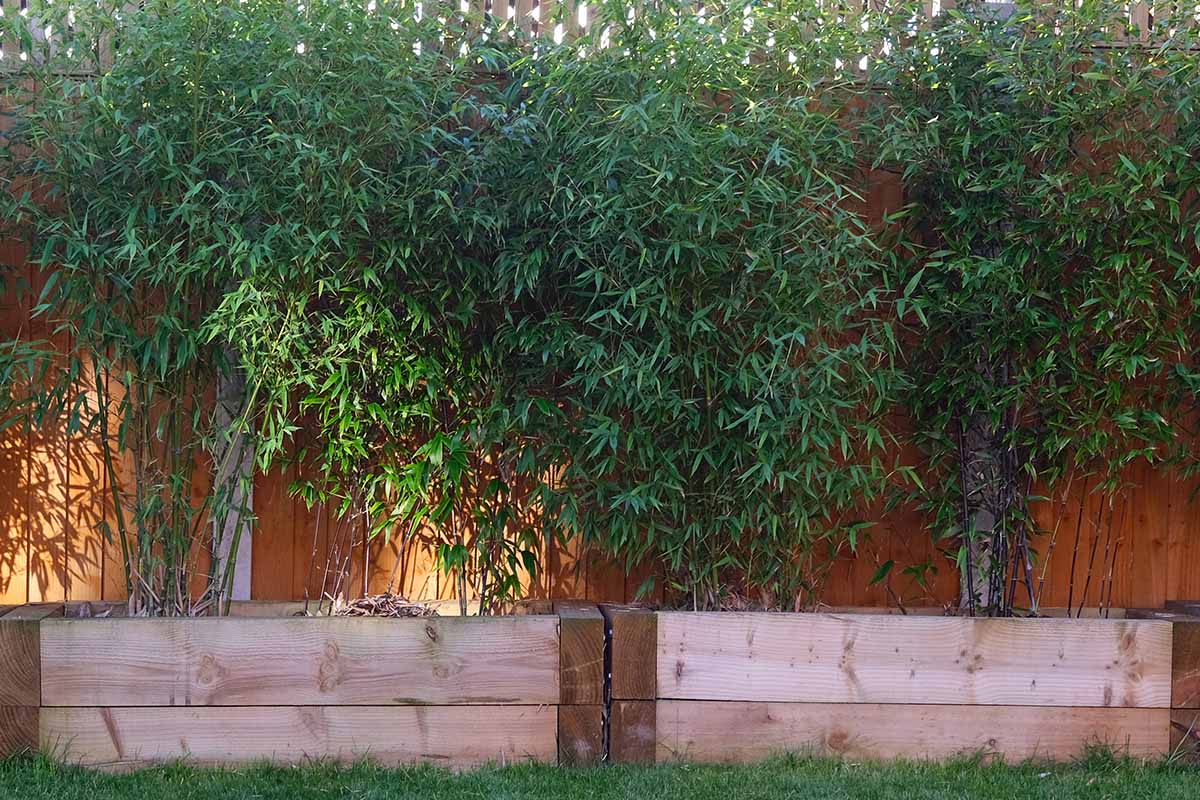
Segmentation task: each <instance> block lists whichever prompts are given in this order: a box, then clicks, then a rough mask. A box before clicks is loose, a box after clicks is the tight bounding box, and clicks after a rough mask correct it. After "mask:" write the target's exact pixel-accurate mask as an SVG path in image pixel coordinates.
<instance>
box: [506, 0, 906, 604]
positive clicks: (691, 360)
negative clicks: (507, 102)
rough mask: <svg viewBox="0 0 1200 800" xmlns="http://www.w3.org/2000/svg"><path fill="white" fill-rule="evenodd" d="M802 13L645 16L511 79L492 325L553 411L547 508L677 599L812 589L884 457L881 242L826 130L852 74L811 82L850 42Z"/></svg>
mask: <svg viewBox="0 0 1200 800" xmlns="http://www.w3.org/2000/svg"><path fill="white" fill-rule="evenodd" d="M809 13H812V14H815V9H809ZM807 22H809V20H807V19H800V18H792V17H790V16H786V15H784V14H781V13H779V12H773V11H771V10H770V9H768V8H762V7H758V6H756V7H754V8H753V9H749V8H748V11H747V13H746V14H745V15H742V14H727V15H724V16H722V17H717V18H716V19H713V20H702V19H697V18H696V17H695V16H691V15H677V14H675V13H673V11H671V12H668V13H664V14H661V15H654V14H651V13H650V12H643V16H642V17H640V18H638V20H637V21H636V22H634V23H627V24H624V25H616V26H613V28H612V30H611V31H610V33H609V38H610V40H611V44H610V46H609V47H607V48H604V49H598V50H597V52H595V54H594V55H591V56H589V57H588V58H586V59H580V58H578V57H577V56H576V54H575V52H574V50H573V48H560V49H558V50H554V51H551V52H549V53H547V54H546V55H545V56H544V57H543V58H540V59H539V60H538V61H537V62H536V63H531V64H529V65H528V67H527V72H526V73H525V74H522V75H521V81H522V84H523V85H524V86H525V87H526V88H527V96H526V98H525V107H526V111H525V113H526V116H527V117H528V118H529V119H530V120H531V122H532V128H531V131H530V134H529V135H530V136H531V138H532V142H533V148H532V149H531V150H530V151H528V153H527V156H526V159H525V161H524V163H523V164H521V165H519V167H518V169H517V170H516V172H515V173H514V175H513V176H512V178H511V180H512V181H513V182H512V184H511V185H512V186H513V187H517V186H525V187H529V188H528V189H527V190H526V191H524V192H515V191H510V193H509V194H510V196H511V197H512V198H513V199H514V200H515V201H518V202H519V206H518V208H517V209H516V210H515V213H514V216H515V217H517V218H518V219H519V220H520V228H519V229H518V230H516V231H513V233H512V234H510V235H509V236H508V237H506V239H505V241H504V248H503V250H502V252H501V254H500V258H499V260H498V264H499V265H500V267H501V269H500V270H499V278H500V281H499V282H500V288H501V289H502V290H504V291H506V292H510V293H511V295H512V296H513V297H516V298H519V299H526V298H528V299H529V300H532V301H534V302H535V307H537V308H539V313H537V314H530V315H526V316H524V317H523V318H521V317H515V315H514V319H513V322H512V325H511V332H510V333H509V335H511V336H512V337H515V338H514V349H515V350H517V351H520V352H521V353H522V354H523V357H524V360H525V361H526V362H527V364H528V365H529V368H530V370H531V373H530V374H532V375H533V376H534V377H533V378H532V379H531V378H524V379H522V383H523V384H525V385H526V386H531V387H539V386H540V387H547V388H548V389H550V390H552V391H553V397H554V401H555V408H556V409H558V410H559V412H560V413H559V416H560V418H559V419H556V420H555V421H554V424H553V428H552V429H550V430H548V431H547V432H546V433H545V434H544V435H543V437H542V445H541V447H540V449H539V451H538V456H537V461H538V463H540V464H556V465H558V466H559V469H560V473H559V476H558V480H557V481H556V482H555V483H554V484H552V485H551V486H549V487H547V488H548V489H549V490H550V491H549V492H548V494H547V499H546V501H545V502H546V505H547V507H548V508H549V509H551V510H552V511H553V515H554V517H555V518H556V520H557V521H558V522H559V523H561V524H562V525H564V526H566V527H567V529H568V530H571V529H575V530H578V531H580V532H582V533H583V535H584V536H585V537H586V538H588V539H591V540H595V541H598V542H600V543H601V544H602V545H603V546H604V547H605V548H606V549H607V550H609V551H610V552H613V553H616V554H620V555H621V556H622V557H623V558H624V559H625V561H626V563H627V564H629V565H631V566H632V565H634V564H636V563H637V562H638V561H639V560H641V559H653V560H660V561H662V562H665V564H666V565H667V567H668V570H669V572H668V578H669V580H670V581H671V586H672V588H674V589H677V590H679V591H681V592H686V593H687V594H688V595H689V600H690V601H691V602H692V603H693V604H694V605H699V606H710V605H713V604H715V603H717V602H719V600H720V597H721V594H722V592H724V591H727V590H729V589H731V588H732V589H742V590H749V589H753V590H758V591H761V592H762V593H763V595H764V596H765V597H766V598H768V600H767V602H769V603H775V602H784V603H787V604H791V603H792V602H793V601H795V602H804V601H806V600H808V599H811V594H810V592H811V591H812V590H813V589H814V588H815V586H816V584H817V583H818V582H819V579H820V577H821V575H822V574H823V571H824V569H825V568H826V567H827V566H828V564H829V563H830V559H829V557H828V556H829V552H830V551H836V550H837V549H838V547H839V546H841V545H842V544H843V543H845V542H846V541H847V538H850V539H851V540H852V537H854V536H855V535H856V531H857V528H856V527H855V526H853V524H852V523H853V521H854V520H853V512H854V511H855V510H856V508H857V507H859V505H860V504H861V503H863V502H864V501H865V500H866V499H869V498H870V497H871V496H872V495H873V494H874V493H875V492H876V491H878V489H879V488H880V486H881V482H882V477H883V475H884V472H885V469H884V466H883V465H882V464H881V463H880V461H879V460H877V456H878V454H877V453H876V452H874V451H877V450H878V449H879V448H880V447H881V446H882V445H883V434H882V433H881V432H880V430H879V428H878V426H877V424H876V420H875V419H874V417H873V415H872V412H873V411H877V410H878V408H879V406H878V401H879V399H880V398H881V397H882V396H883V395H884V392H885V383H886V377H887V375H888V358H887V353H886V351H885V347H884V343H883V341H882V340H881V334H880V331H879V330H878V329H877V327H876V326H874V325H872V324H868V323H866V322H864V320H870V318H871V316H872V314H873V313H874V312H876V311H877V310H878V309H877V308H876V303H877V297H876V293H875V290H874V287H875V281H874V275H875V274H876V273H877V271H878V268H879V263H880V253H879V251H878V250H877V249H876V248H875V247H874V246H873V244H872V242H871V241H870V239H869V237H868V236H867V231H866V228H865V227H864V223H863V221H862V219H860V217H859V216H858V214H857V213H856V209H857V208H859V207H861V203H860V202H858V199H857V198H856V197H855V196H854V191H855V187H856V186H857V185H859V183H858V177H859V176H858V154H857V153H856V151H855V147H854V142H853V138H852V136H851V135H850V134H849V132H848V131H847V129H846V128H845V127H844V126H843V125H841V124H840V122H839V119H838V117H839V114H840V113H841V111H842V109H843V106H844V105H845V104H846V103H847V102H849V101H850V100H852V99H853V98H854V97H855V95H856V92H857V87H856V86H855V85H854V84H853V82H852V77H853V76H852V75H849V74H847V75H844V76H842V77H834V78H832V79H830V78H829V76H831V75H836V74H837V73H836V70H835V68H834V63H835V60H837V58H838V57H839V56H842V57H845V52H846V49H847V47H849V48H850V52H854V50H853V49H852V48H853V47H854V43H855V40H854V36H853V35H852V34H851V35H850V36H848V37H847V39H848V40H849V41H844V40H839V39H838V38H837V36H834V37H831V38H829V39H825V40H814V39H813V38H812V37H806V36H804V35H803V34H804V31H805V24H806V23H807ZM769 40H770V41H773V42H774V46H773V47H768V45H767V43H768V41H769ZM822 79H825V80H822ZM506 333H507V332H506ZM826 545H829V546H828V547H827V546H826Z"/></svg>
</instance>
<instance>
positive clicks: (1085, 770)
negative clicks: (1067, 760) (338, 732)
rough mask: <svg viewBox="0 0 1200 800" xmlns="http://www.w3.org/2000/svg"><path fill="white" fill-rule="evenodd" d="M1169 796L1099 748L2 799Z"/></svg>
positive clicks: (202, 774)
mask: <svg viewBox="0 0 1200 800" xmlns="http://www.w3.org/2000/svg"><path fill="white" fill-rule="evenodd" d="M793 797H794V798H805V800H824V799H825V798H856V799H857V798H864V799H865V800H869V799H871V798H896V799H897V800H901V799H903V800H922V798H924V799H926V800H943V798H945V799H947V800H948V799H949V798H954V799H955V800H985V799H986V798H997V799H998V800H1019V799H1020V798H1027V797H1039V798H1095V800H1119V799H1120V798H1130V799H1131V800H1133V798H1137V800H1171V799H1172V798H1180V799H1181V800H1183V798H1187V800H1197V798H1200V769H1198V768H1196V767H1189V766H1183V765H1179V764H1169V763H1163V764H1150V765H1143V764H1136V763H1133V762H1130V761H1122V760H1119V759H1114V758H1111V757H1105V756H1095V757H1091V758H1088V759H1086V760H1083V761H1080V762H1077V763H1073V764H1068V765H1037V764H1025V765H1020V766H1011V767H1010V766H1003V765H999V764H985V763H982V762H980V761H958V762H954V763H948V764H922V763H900V764H890V765H881V764H855V763H849V762H842V761H833V760H828V759H808V758H785V759H777V760H774V761H770V762H767V763H764V764H758V765H754V766H747V767H720V766H687V765H679V766H661V767H631V766H620V767H617V766H613V767H599V768H591V769H560V768H557V767H546V766H511V767H506V768H499V767H495V768H485V769H481V770H477V771H474V772H466V773H458V774H455V773H451V772H447V771H444V770H440V769H436V768H433V767H413V768H409V769H398V770H389V769H382V768H379V767H374V766H371V765H369V764H361V765H358V766H354V767H349V768H336V767H334V766H332V765H326V764H316V765H310V766H305V767H299V768H272V767H254V768H251V769H242V770H205V769H195V768H192V767H187V766H183V765H177V766H169V767H161V768H156V769H148V770H143V771H140V772H132V773H127V774H122V775H110V774H104V773H98V772H91V771H88V770H84V769H80V768H77V767H65V766H61V765H59V764H57V763H55V762H53V761H51V760H49V759H46V758H32V759H16V760H9V761H0V798H4V800H8V798H13V800H17V799H18V798H20V799H21V800H42V799H43V798H45V799H46V800H51V798H52V799H53V800H135V798H136V799H137V800H141V798H146V799H147V800H149V799H150V798H154V800H217V798H221V800H232V799H233V798H238V800H242V799H243V798H244V799H245V800H251V799H253V800H273V799H274V798H278V799H279V800H305V799H306V798H312V799H313V800H317V799H318V798H320V799H321V800H331V799H333V798H344V799H345V800H374V799H375V798H378V800H407V799H408V798H413V800H416V798H420V799H421V800H468V798H470V800H510V799H511V800H517V799H518V798H539V799H540V798H589V799H591V798H596V800H600V799H601V798H613V799H614V800H616V799H617V798H620V799H621V800H673V799H674V798H678V800H756V799H757V798H763V800H766V799H767V798H771V800H777V799H778V798H793Z"/></svg>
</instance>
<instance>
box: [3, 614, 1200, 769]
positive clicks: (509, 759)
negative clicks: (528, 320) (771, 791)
mask: <svg viewBox="0 0 1200 800" xmlns="http://www.w3.org/2000/svg"><path fill="white" fill-rule="evenodd" d="M61 609H62V607H61V606H58V607H54V606H40V607H36V606H25V607H20V608H18V609H15V610H10V611H9V612H8V613H7V614H6V615H4V616H3V617H0V755H3V754H5V753H9V752H14V751H18V750H22V749H27V748H29V749H32V748H40V749H42V750H43V751H46V752H48V753H50V754H52V755H55V756H57V757H59V758H61V759H63V760H65V761H69V762H73V763H82V764H86V765H90V766H98V767H105V768H128V767H131V766H138V765H144V764H147V763H155V762H162V761H171V760H176V759H184V760H187V761H189V762H193V763H200V764H244V763H248V762H255V761H264V760H268V761H274V762H277V763H296V762H303V761H307V760H312V759H329V760H339V761H353V760H357V759H361V758H370V759H373V760H375V761H377V762H379V763H382V764H403V763H410V762H416V761H425V762H433V763H438V764H445V765H450V766H456V767H460V766H470V765H475V764H479V763H483V762H497V763H513V762H519V761H530V760H532V761H542V762H553V761H557V762H558V763H562V764H578V763H597V762H600V761H602V760H608V761H612V762H664V761H673V760H689V761H717V762H723V761H752V760H756V759H761V758H765V757H768V756H771V755H773V754H777V753H781V752H814V753H818V754H832V755H843V756H846V757H848V758H854V759H888V758H897V757H905V758H935V759H941V758H947V757H952V756H958V755H964V754H984V755H986V756H989V757H998V758H1003V759H1006V760H1013V761H1019V760H1023V759H1027V758H1039V759H1069V758H1073V757H1075V756H1078V755H1079V754H1080V753H1081V752H1082V751H1083V750H1085V749H1086V748H1087V747H1088V746H1090V745H1097V744H1099V745H1107V746H1109V747H1112V748H1114V749H1115V750H1117V751H1118V752H1122V753H1126V754H1128V755H1131V756H1134V757H1161V756H1163V755H1165V754H1167V753H1168V752H1171V751H1172V750H1173V749H1174V748H1176V747H1180V746H1183V745H1185V744H1188V743H1195V742H1200V736H1197V730H1198V729H1200V618H1197V617H1195V616H1187V615H1185V614H1181V613H1176V612H1163V611H1153V612H1137V611H1136V610H1134V609H1131V610H1130V611H1129V614H1128V615H1127V616H1128V618H1127V619H1120V620H1105V619H1087V620H1065V619H1040V620H1015V619H965V618H948V617H918V616H912V617H908V616H883V615H854V614H724V613H722V614H689V613H682V612H663V613H654V612H650V611H644V610H638V609H630V608H624V607H606V608H604V616H603V617H602V616H601V611H600V610H599V609H597V608H596V607H595V606H594V605H589V604H583V603H558V604H554V605H553V607H548V608H547V609H546V610H547V611H550V612H552V613H547V614H543V615H526V616H514V617H488V618H461V617H436V618H430V619H402V620H392V619H365V618H296V617H291V618H267V617H256V616H253V615H247V616H242V617H227V618H220V619H177V620H165V619H153V620H150V619H94V618H93V619H65V618H61V613H62V612H61ZM56 615H57V617H58V618H56ZM1135 617H1150V618H1149V619H1144V618H1143V619H1138V618H1135Z"/></svg>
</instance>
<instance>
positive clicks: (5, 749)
mask: <svg viewBox="0 0 1200 800" xmlns="http://www.w3.org/2000/svg"><path fill="white" fill-rule="evenodd" d="M37 746H38V709H37V707H36V706H5V705H0V758H5V757H6V756H13V755H18V754H21V753H25V752H28V751H33V750H36V749H37Z"/></svg>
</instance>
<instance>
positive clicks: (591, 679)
mask: <svg viewBox="0 0 1200 800" xmlns="http://www.w3.org/2000/svg"><path fill="white" fill-rule="evenodd" d="M555 610H556V612H557V614H558V625H559V676H560V677H559V693H560V696H559V701H558V702H560V703H562V704H564V705H591V704H599V703H603V702H604V617H603V616H602V615H601V614H600V609H599V608H597V607H596V606H595V605H593V604H590V603H588V604H579V603H570V602H561V603H556V604H555Z"/></svg>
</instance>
